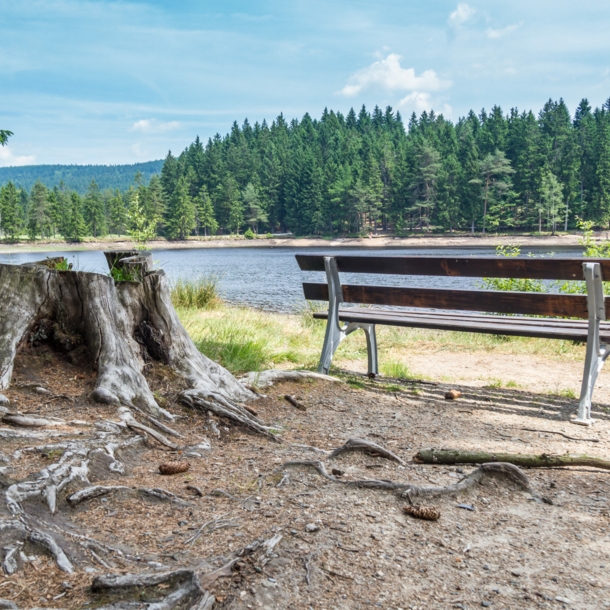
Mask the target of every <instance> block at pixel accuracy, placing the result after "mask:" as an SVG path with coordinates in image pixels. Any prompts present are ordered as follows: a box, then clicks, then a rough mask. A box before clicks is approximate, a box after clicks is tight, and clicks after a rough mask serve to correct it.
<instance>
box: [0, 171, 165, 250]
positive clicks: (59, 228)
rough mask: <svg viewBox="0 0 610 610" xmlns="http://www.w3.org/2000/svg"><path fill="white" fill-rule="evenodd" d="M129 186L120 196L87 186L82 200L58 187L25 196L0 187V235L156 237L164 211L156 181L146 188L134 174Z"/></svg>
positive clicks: (12, 238) (35, 190)
mask: <svg viewBox="0 0 610 610" xmlns="http://www.w3.org/2000/svg"><path fill="white" fill-rule="evenodd" d="M131 182H132V184H131V186H130V187H129V188H128V189H127V190H126V191H123V192H121V191H120V190H119V189H115V190H114V191H113V190H110V189H104V190H101V189H100V187H99V186H98V184H97V183H96V181H95V180H91V182H90V183H89V186H88V188H87V189H86V192H85V194H84V195H82V196H81V195H80V194H79V193H78V192H77V191H76V190H73V189H69V188H67V187H66V185H65V184H64V183H63V182H62V183H60V184H59V185H58V186H55V187H54V188H52V189H49V188H47V187H46V186H45V185H44V184H43V183H42V182H40V181H38V182H36V183H35V184H34V186H33V187H32V190H31V191H30V192H29V193H28V191H27V190H26V189H22V188H17V187H16V186H15V184H14V183H13V182H9V183H8V184H5V185H4V186H2V187H0V235H1V236H3V237H4V238H5V239H7V240H10V241H15V240H18V239H20V238H21V237H22V236H23V235H27V236H28V237H29V238H30V239H35V238H37V237H41V238H43V239H45V238H46V239H48V238H55V237H58V236H61V237H63V238H64V239H65V240H66V241H75V242H78V241H80V240H81V239H83V238H84V237H103V236H105V235H108V234H112V235H125V234H128V233H129V234H133V235H135V234H137V233H138V232H140V233H142V231H144V232H145V233H146V234H147V235H148V237H149V238H151V237H153V236H154V235H155V234H157V233H158V230H157V223H158V221H159V219H160V218H161V217H162V213H163V210H164V208H165V203H164V195H163V190H162V187H161V181H160V179H159V176H153V177H152V178H151V179H150V182H149V183H148V185H146V184H145V183H144V180H143V177H142V175H141V174H136V176H135V178H132V181H131ZM148 219H153V220H148Z"/></svg>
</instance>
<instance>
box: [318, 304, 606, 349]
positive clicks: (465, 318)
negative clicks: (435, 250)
mask: <svg viewBox="0 0 610 610" xmlns="http://www.w3.org/2000/svg"><path fill="white" fill-rule="evenodd" d="M313 317H314V318H316V319H317V320H328V312H327V311H319V312H315V313H314V314H313ZM339 320H341V321H342V322H346V323H348V324H349V323H350V322H352V323H360V324H382V325H386V326H404V327H411V328H429V329H435V330H453V331H458V332H469V333H483V334H490V335H510V336H515V337H538V338H542V339H564V340H566V341H586V340H587V334H588V329H589V324H588V322H587V321H586V320H566V319H559V318H532V317H525V316H494V315H486V314H468V313H448V312H445V311H435V310H421V309H420V310H419V311H393V310H387V309H386V310H384V309H372V308H364V307H341V308H339ZM600 339H601V340H602V341H604V342H608V343H610V323H601V324H600Z"/></svg>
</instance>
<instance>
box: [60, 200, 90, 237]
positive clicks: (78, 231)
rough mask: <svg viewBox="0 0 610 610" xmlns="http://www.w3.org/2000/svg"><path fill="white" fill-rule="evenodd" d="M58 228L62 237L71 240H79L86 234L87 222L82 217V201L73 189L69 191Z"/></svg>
mask: <svg viewBox="0 0 610 610" xmlns="http://www.w3.org/2000/svg"><path fill="white" fill-rule="evenodd" d="M59 230H60V233H61V234H62V236H63V237H64V239H65V240H66V241H71V242H79V241H81V240H82V238H83V237H84V236H85V235H86V234H87V224H86V223H85V219H84V218H83V202H82V200H81V198H80V197H79V195H78V193H76V192H75V191H72V192H71V193H70V196H69V203H68V206H67V208H66V209H65V216H64V221H63V223H62V224H61V225H60V228H59Z"/></svg>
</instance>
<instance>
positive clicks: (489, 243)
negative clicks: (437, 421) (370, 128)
mask: <svg viewBox="0 0 610 610" xmlns="http://www.w3.org/2000/svg"><path fill="white" fill-rule="evenodd" d="M596 238H597V239H603V238H607V234H605V232H604V233H600V234H598V235H596ZM581 239H582V237H581V235H579V234H568V235H555V236H550V235H543V236H534V235H485V236H483V235H474V236H473V235H465V234H461V235H428V236H423V235H422V236H410V237H394V236H385V235H383V236H381V235H377V236H373V235H371V236H370V237H359V238H357V237H337V238H334V239H322V238H310V237H281V238H271V239H243V238H241V239H235V238H229V237H227V238H222V237H220V238H200V239H197V238H192V239H188V240H185V241H167V240H165V239H156V240H153V241H150V242H149V243H148V247H149V248H150V249H151V250H190V249H203V248H294V249H298V248H362V249H365V250H373V249H380V248H384V249H387V248H397V249H398V248H472V247H484V248H495V247H496V246H498V245H509V244H511V245H517V246H521V247H538V248H573V247H579V246H581V245H582V244H581ZM133 247H134V246H133V243H132V242H131V241H130V240H129V239H125V238H122V237H119V238H116V239H112V238H106V239H103V240H96V241H83V242H80V243H67V242H64V241H60V240H48V241H36V242H29V241H26V242H19V243H16V244H6V243H0V254H18V253H32V252H83V251H95V250H108V251H110V250H132V249H133Z"/></svg>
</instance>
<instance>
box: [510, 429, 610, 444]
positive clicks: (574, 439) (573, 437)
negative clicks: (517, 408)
mask: <svg viewBox="0 0 610 610" xmlns="http://www.w3.org/2000/svg"><path fill="white" fill-rule="evenodd" d="M521 430H524V431H526V432H542V433H543V434H558V435H559V436H563V437H564V438H567V439H568V440H571V441H582V442H586V443H599V439H598V438H578V437H576V436H568V435H567V434H564V433H563V432H555V431H554V430H537V429H536V428H521Z"/></svg>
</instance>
